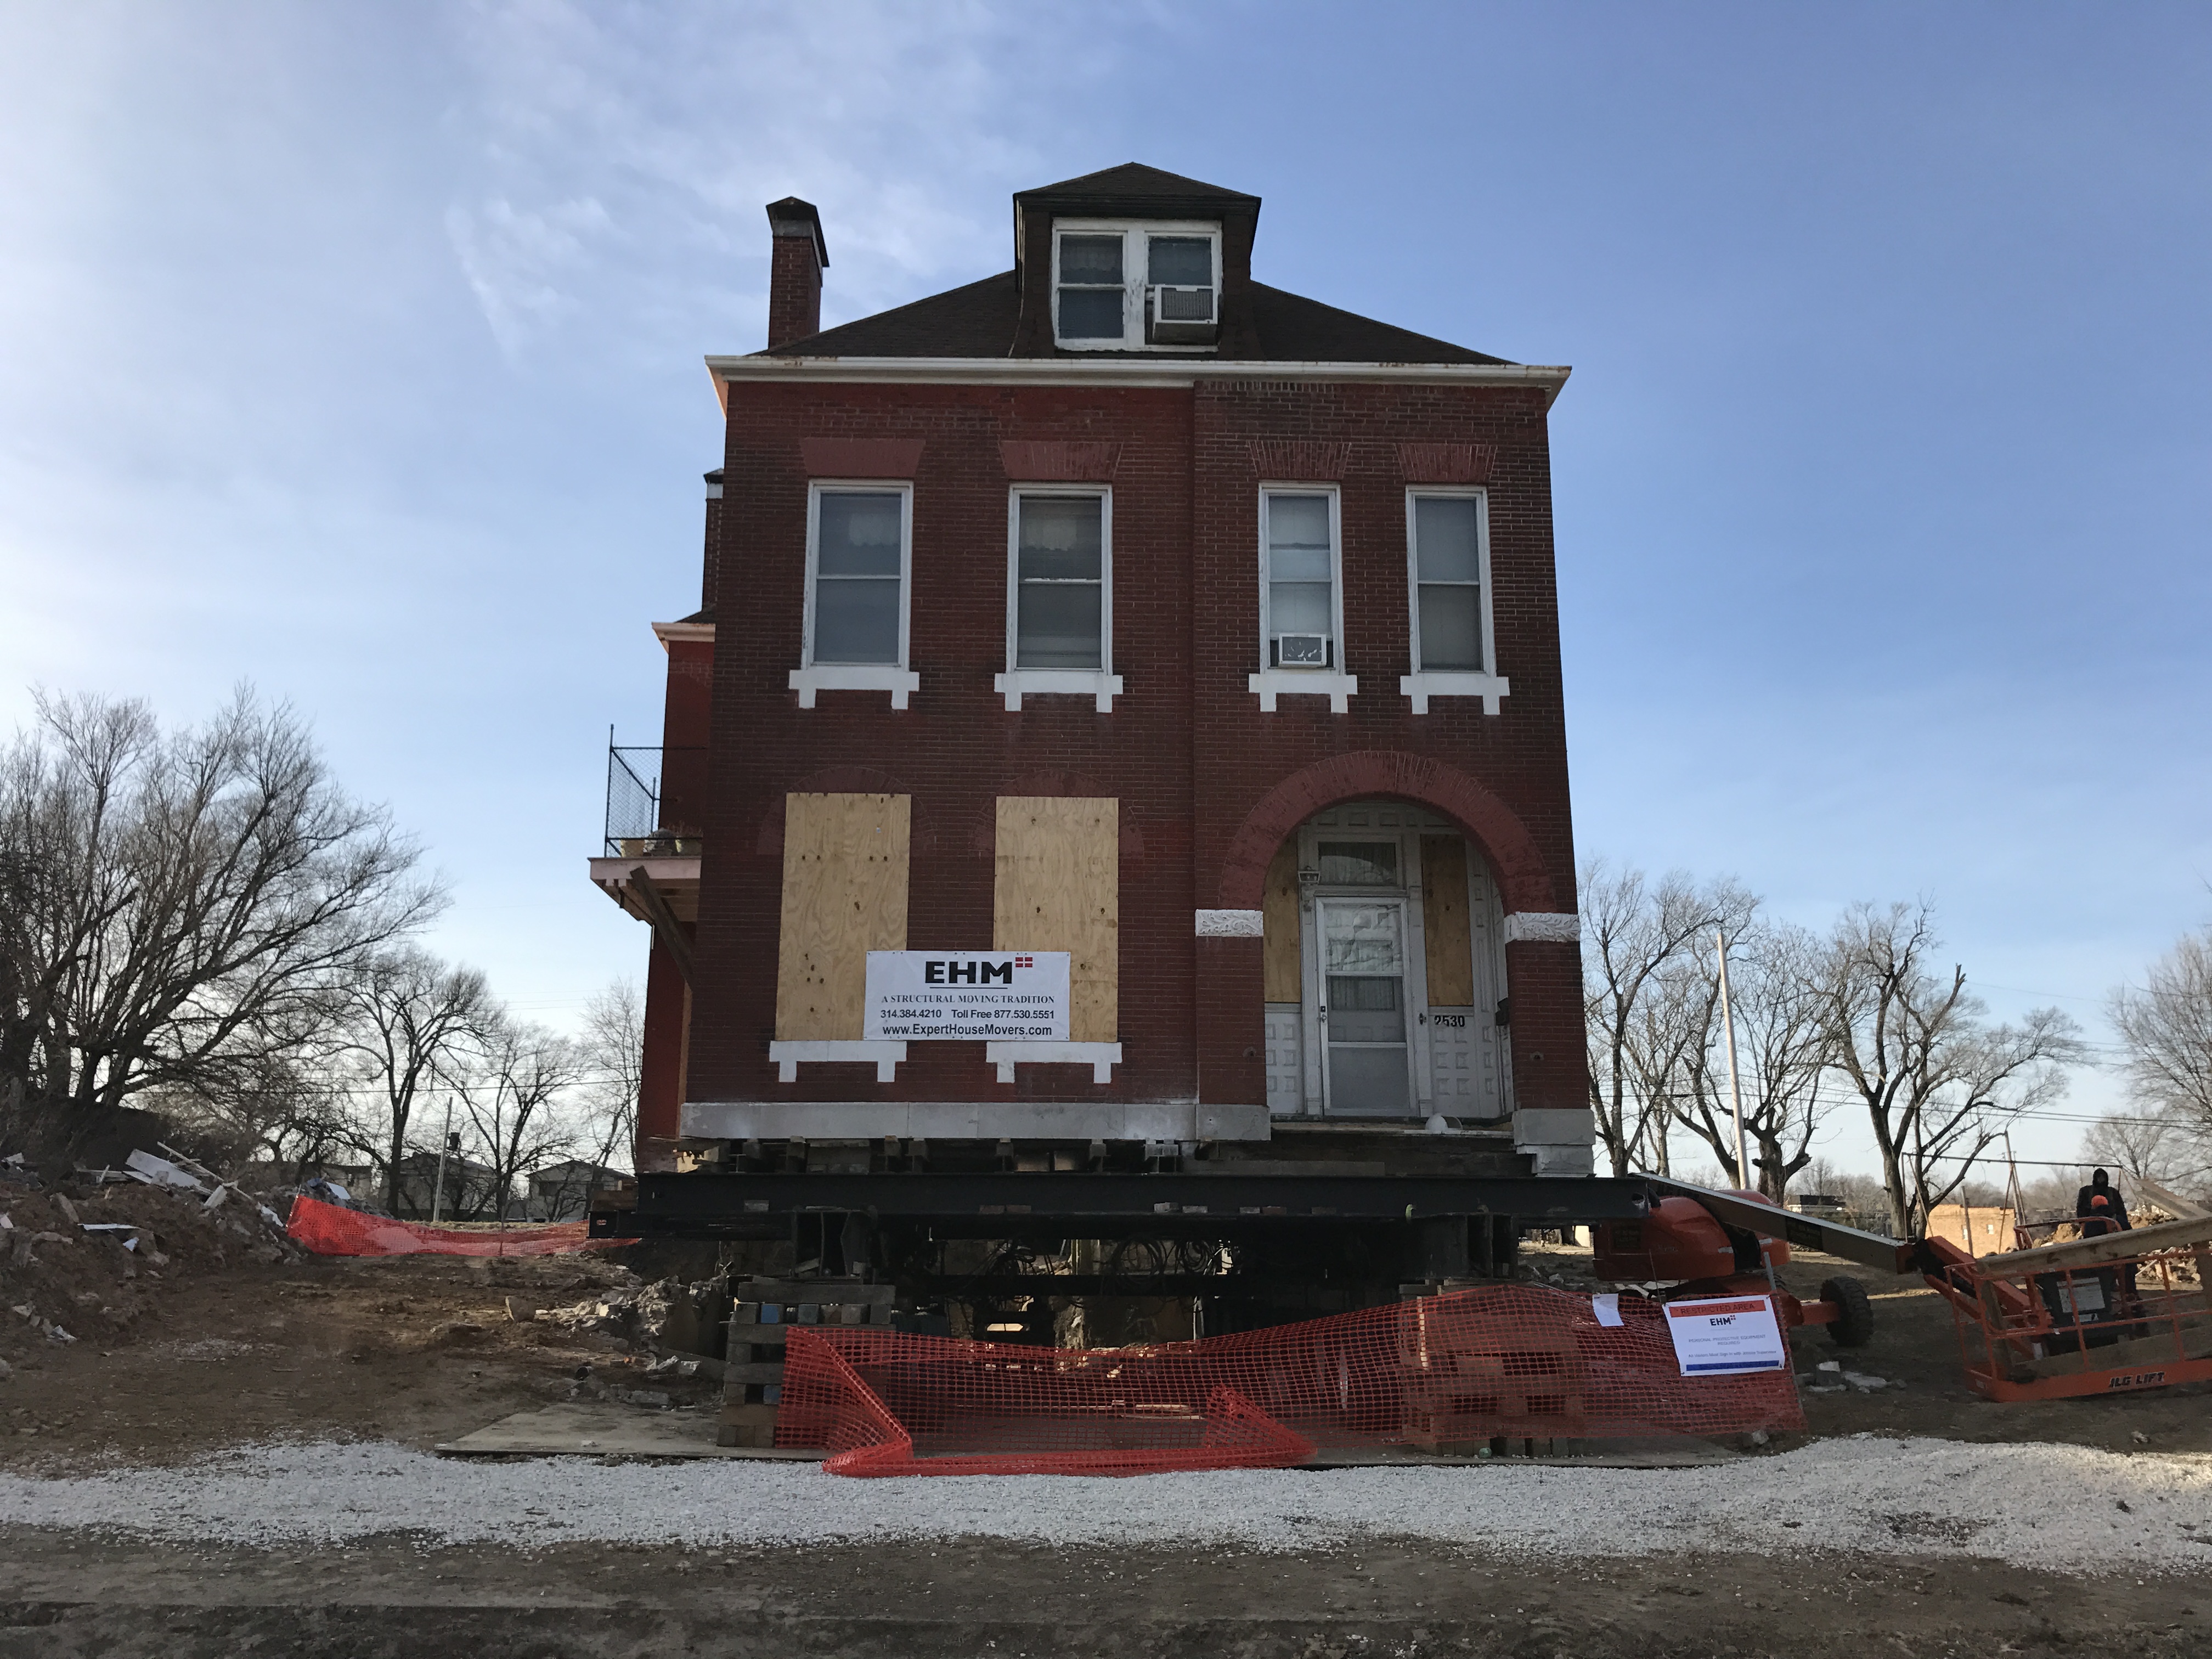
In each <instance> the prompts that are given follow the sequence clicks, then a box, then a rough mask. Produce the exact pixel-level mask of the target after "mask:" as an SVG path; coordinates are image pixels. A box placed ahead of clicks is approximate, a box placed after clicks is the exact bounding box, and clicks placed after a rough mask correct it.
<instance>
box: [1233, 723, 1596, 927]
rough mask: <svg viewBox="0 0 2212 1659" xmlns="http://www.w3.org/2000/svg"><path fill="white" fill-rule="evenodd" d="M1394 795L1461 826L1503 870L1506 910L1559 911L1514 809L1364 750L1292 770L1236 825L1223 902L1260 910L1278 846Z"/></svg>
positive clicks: (1422, 765)
mask: <svg viewBox="0 0 2212 1659" xmlns="http://www.w3.org/2000/svg"><path fill="white" fill-rule="evenodd" d="M1376 796H1390V797H1395V799H1400V800H1409V801H1414V802H1418V803H1419V805H1423V806H1426V807H1429V808H1431V809H1432V810H1434V811H1438V812H1442V813H1444V814H1445V815H1446V816H1448V817H1451V818H1453V819H1455V820H1456V821H1457V823H1458V824H1459V826H1460V827H1461V828H1462V829H1464V830H1466V831H1467V833H1468V835H1469V836H1472V837H1473V838H1474V842H1475V844H1476V845H1477V846H1478V847H1480V848H1481V849H1482V851H1483V852H1484V854H1486V856H1487V857H1488V858H1489V860H1490V864H1491V867H1492V869H1493V870H1495V871H1496V872H1498V885H1499V888H1500V890H1501V895H1502V896H1503V897H1504V901H1505V908H1506V909H1507V910H1508V911H1521V910H1534V911H1545V912H1551V911H1556V910H1558V909H1559V902H1558V896H1559V890H1558V886H1557V884H1555V883H1554V882H1553V879H1552V872H1551V871H1550V869H1549V868H1548V867H1547V866H1546V865H1545V863H1544V857H1543V854H1541V853H1540V852H1538V851H1537V850H1536V842H1535V841H1534V837H1532V836H1530V835H1529V834H1528V826H1527V825H1525V824H1523V823H1522V822H1521V820H1520V818H1519V817H1516V816H1515V814H1514V811H1513V809H1512V808H1511V807H1510V806H1508V805H1506V804H1505V803H1504V801H1502V800H1500V799H1498V797H1497V796H1496V795H1494V794H1492V793H1491V792H1490V791H1489V790H1487V789H1486V788H1484V787H1482V785H1480V783H1478V782H1476V781H1474V779H1473V778H1471V777H1469V776H1468V775H1467V774H1466V773H1464V772H1462V771H1461V770H1459V769H1458V768H1456V767H1453V766H1447V765H1446V764H1444V763H1443V762H1442V761H1438V760H1431V759H1430V758H1429V757H1427V756H1425V755H1408V754H1404V753H1401V752H1398V751H1395V750H1386V749H1365V750H1355V751H1354V752H1353V753H1351V754H1348V755H1337V756H1333V757H1331V758H1329V759H1328V760H1325V761H1320V762H1317V763H1315V764H1314V765H1311V766H1309V767H1307V768H1306V769H1304V770H1303V771H1300V772H1296V773H1293V774H1292V775H1291V776H1289V777H1288V778H1285V780H1284V781H1282V782H1281V783H1279V784H1278V785H1276V786H1275V787H1274V788H1273V789H1272V790H1270V791H1269V792H1268V793H1267V797H1266V798H1265V799H1262V800H1261V802H1260V804H1259V805H1256V806H1255V807H1254V808H1253V809H1252V811H1250V813H1249V814H1248V815H1247V816H1246V817H1245V819H1244V822H1243V824H1241V825H1240V826H1238V828H1237V834H1236V836H1235V838H1234V839H1233V840H1231V842H1230V843H1229V852H1228V854H1227V856H1226V857H1225V859H1224V860H1222V867H1221V897H1220V900H1219V902H1220V904H1221V905H1222V907H1223V908H1225V909H1231V910H1256V909H1258V908H1260V906H1261V896H1262V895H1263V893H1264V892H1265V890H1266V886H1267V865H1268V863H1269V861H1270V860H1273V858H1274V856H1275V849H1276V848H1278V847H1279V846H1281V845H1282V844H1283V841H1284V838H1285V836H1289V835H1290V834H1291V831H1293V830H1295V829H1297V827H1298V826H1299V825H1300V824H1302V823H1304V822H1305V821H1306V820H1307V819H1308V818H1310V817H1312V816H1313V815H1314V814H1315V813H1316V812H1319V811H1323V810H1325V809H1326V808H1328V807H1331V806H1334V805H1336V804H1337V803H1338V802H1340V801H1347V800H1361V799H1373V798H1375V797H1376Z"/></svg>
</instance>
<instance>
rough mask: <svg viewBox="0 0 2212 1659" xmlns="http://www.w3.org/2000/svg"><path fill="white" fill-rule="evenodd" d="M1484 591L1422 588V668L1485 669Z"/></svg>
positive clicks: (1459, 588) (1454, 587)
mask: <svg viewBox="0 0 2212 1659" xmlns="http://www.w3.org/2000/svg"><path fill="white" fill-rule="evenodd" d="M1481 597H1482V590H1481V589H1480V588H1479V587H1457V586H1453V587H1431V586H1423V587H1422V589H1421V666H1422V667H1423V668H1424V669H1431V668H1474V669H1479V668H1480V667H1481V666H1482V617H1481V614H1480V603H1481Z"/></svg>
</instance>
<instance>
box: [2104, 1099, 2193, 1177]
mask: <svg viewBox="0 0 2212 1659" xmlns="http://www.w3.org/2000/svg"><path fill="white" fill-rule="evenodd" d="M2081 1157H2082V1159H2083V1161H2084V1162H2087V1163H2090V1164H2110V1165H2112V1167H2113V1168H2114V1169H2116V1170H2119V1171H2120V1172H2121V1173H2122V1174H2124V1175H2126V1176H2131V1177H2133V1178H2134V1179H2135V1180H2136V1181H2137V1182H2142V1181H2154V1182H2157V1183H2158V1184H2159V1185H2160V1186H2162V1187H2172V1188H2179V1189H2180V1190H2181V1191H2183V1192H2184V1193H2186V1192H2187V1191H2188V1190H2189V1189H2190V1188H2192V1187H2195V1186H2197V1185H2198V1184H2199V1183H2200V1182H2202V1181H2203V1179H2204V1176H2205V1174H2206V1158H2205V1145H2204V1140H2203V1136H2202V1135H2200V1134H2199V1133H2197V1125H2196V1122H2195V1121H2194V1120H2192V1119H2191V1117H2190V1116H2189V1115H2188V1114H2186V1113H2185V1112H2182V1111H2178V1110H2175V1109H2172V1108H2170V1107H2168V1108H2160V1109H2153V1110H2151V1111H2149V1112H2112V1113H2107V1114H2106V1115H2105V1116H2103V1117H2100V1118H2099V1119H2098V1120H2097V1121H2095V1122H2094V1123H2093V1124H2091V1125H2090V1126H2089V1130H2088V1133H2087V1134H2085V1135H2083V1136H2082V1137H2081Z"/></svg>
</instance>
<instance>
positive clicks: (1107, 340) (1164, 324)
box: [1053, 220, 1221, 351]
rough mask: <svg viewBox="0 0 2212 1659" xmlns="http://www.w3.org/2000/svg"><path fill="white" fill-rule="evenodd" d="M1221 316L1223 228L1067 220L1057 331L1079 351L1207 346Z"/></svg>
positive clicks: (1057, 269) (1058, 248)
mask: <svg viewBox="0 0 2212 1659" xmlns="http://www.w3.org/2000/svg"><path fill="white" fill-rule="evenodd" d="M1220 319H1221V228H1220V227H1219V226H1218V225H1212V224H1179V223H1165V222H1158V221H1154V222H1149V223H1142V224H1114V223H1106V222H1097V221H1090V220H1084V221H1069V220H1062V221H1061V222H1060V223H1059V225H1058V226H1057V227H1055V231H1054V237H1053V337H1054V340H1055V341H1056V342H1057V343H1059V344H1060V345H1063V346H1067V347H1071V348H1073V349H1075V350H1078V351H1144V350H1168V351H1175V350H1182V351H1193V350H1203V349H1206V347H1208V346H1211V345H1212V344H1213V343H1214V340H1215V338H1216V337H1217V336H1218V333H1219V331H1220Z"/></svg>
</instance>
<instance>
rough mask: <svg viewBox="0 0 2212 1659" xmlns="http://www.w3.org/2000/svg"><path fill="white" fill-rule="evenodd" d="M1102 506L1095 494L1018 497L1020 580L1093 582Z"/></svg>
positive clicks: (1098, 547) (1097, 555) (1099, 540)
mask: <svg viewBox="0 0 2212 1659" xmlns="http://www.w3.org/2000/svg"><path fill="white" fill-rule="evenodd" d="M1104 505H1105V504H1104V503H1103V501H1100V500H1099V499H1098V497H1097V496H1096V495H1090V496H1081V497H1071V496H1064V495H1063V496H1053V495H1024V496H1023V497H1021V513H1022V524H1021V567H1022V575H1023V576H1024V579H1027V578H1030V577H1035V576H1054V577H1063V578H1083V579H1086V580H1091V581H1096V580H1098V574H1099V550H1100V547H1101V545H1102V543H1103V537H1102V536H1101V535H1100V525H1101V520H1102V519H1103V507H1104Z"/></svg>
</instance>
